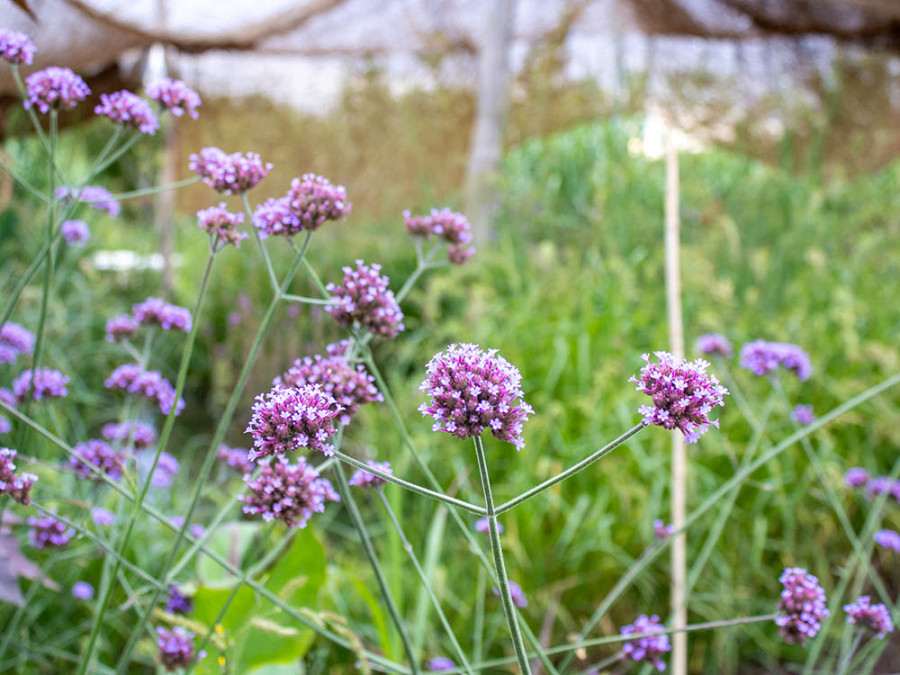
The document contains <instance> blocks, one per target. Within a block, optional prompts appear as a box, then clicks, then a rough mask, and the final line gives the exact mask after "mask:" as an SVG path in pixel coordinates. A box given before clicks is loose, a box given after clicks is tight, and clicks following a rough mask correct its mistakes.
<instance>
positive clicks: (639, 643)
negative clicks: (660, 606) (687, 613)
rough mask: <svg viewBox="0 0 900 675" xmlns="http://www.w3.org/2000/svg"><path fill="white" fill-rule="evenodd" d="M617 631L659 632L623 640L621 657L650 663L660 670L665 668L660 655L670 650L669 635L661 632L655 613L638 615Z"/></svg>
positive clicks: (626, 633)
mask: <svg viewBox="0 0 900 675" xmlns="http://www.w3.org/2000/svg"><path fill="white" fill-rule="evenodd" d="M619 633H620V634H621V635H641V634H645V633H660V635H646V636H645V637H642V638H638V639H636V640H629V641H628V642H625V643H624V644H623V645H622V659H624V660H629V659H630V660H631V661H635V662H644V663H650V664H652V665H653V666H654V667H655V668H656V669H657V670H658V671H660V672H662V671H663V670H665V669H666V662H665V661H663V660H662V655H663V654H666V653H668V652H669V651H671V650H672V646H671V645H670V644H669V636H668V635H665V634H664V633H663V627H662V626H661V625H660V623H659V617H658V616H656V614H654V615H652V616H649V617H648V616H647V615H646V614H641V615H639V616H638V618H637V620H636V621H635V622H634V623H633V624H631V625H628V626H623V627H622V629H621V630H620V631H619Z"/></svg>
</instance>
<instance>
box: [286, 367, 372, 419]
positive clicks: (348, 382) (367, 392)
mask: <svg viewBox="0 0 900 675" xmlns="http://www.w3.org/2000/svg"><path fill="white" fill-rule="evenodd" d="M273 384H275V385H276V386H277V385H281V386H284V387H302V386H304V385H308V384H318V385H319V386H321V388H322V391H324V392H325V393H326V394H329V395H331V396H333V397H334V399H335V400H336V401H337V402H338V403H339V404H340V405H342V406H343V407H344V409H343V411H341V417H340V421H341V424H343V425H345V426H346V425H347V424H350V420H351V419H352V418H353V416H354V415H355V414H356V412H357V411H358V410H359V407H360V406H361V405H363V404H364V403H372V402H375V401H383V400H384V397H383V396H382V395H381V393H380V392H379V391H378V389H377V388H376V387H375V378H374V377H372V376H371V375H369V373H368V372H366V369H365V368H364V367H363V366H361V365H358V366H356V367H355V368H354V367H353V366H351V365H350V364H349V363H347V359H346V358H345V357H344V356H343V355H338V356H329V357H323V356H319V355H318V354H317V355H315V356H312V357H309V356H306V357H304V358H302V359H297V360H296V361H294V364H293V365H292V366H291V367H290V368H289V369H288V370H287V372H286V373H284V374H283V375H282V376H281V377H276V378H275V381H274V382H273Z"/></svg>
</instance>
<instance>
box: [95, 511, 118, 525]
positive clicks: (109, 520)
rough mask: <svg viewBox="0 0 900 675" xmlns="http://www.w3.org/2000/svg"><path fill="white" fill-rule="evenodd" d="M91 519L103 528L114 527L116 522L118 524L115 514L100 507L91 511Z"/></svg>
mask: <svg viewBox="0 0 900 675" xmlns="http://www.w3.org/2000/svg"><path fill="white" fill-rule="evenodd" d="M91 518H92V519H93V520H94V523H96V524H97V525H100V526H101V527H102V526H104V525H112V524H113V523H114V522H116V514H115V513H113V512H112V511H110V510H109V509H104V508H102V507H99V506H97V507H95V508H93V509H91Z"/></svg>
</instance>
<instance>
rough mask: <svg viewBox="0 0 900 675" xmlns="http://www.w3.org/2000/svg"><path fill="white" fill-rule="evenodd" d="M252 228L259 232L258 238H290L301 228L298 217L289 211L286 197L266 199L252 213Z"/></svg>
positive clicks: (289, 204) (289, 207) (289, 206)
mask: <svg viewBox="0 0 900 675" xmlns="http://www.w3.org/2000/svg"><path fill="white" fill-rule="evenodd" d="M253 227H255V228H256V229H257V230H259V238H260V239H266V238H267V237H270V236H275V235H282V236H285V237H292V236H294V235H295V234H297V233H298V232H300V231H301V230H302V229H303V228H302V226H301V223H300V216H298V215H297V214H296V213H294V212H293V211H292V210H291V203H290V201H289V200H288V198H287V197H281V198H280V199H267V200H266V201H265V202H263V203H262V204H260V205H259V206H257V207H256V211H254V212H253Z"/></svg>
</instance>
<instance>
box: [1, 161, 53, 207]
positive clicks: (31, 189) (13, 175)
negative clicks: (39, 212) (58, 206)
mask: <svg viewBox="0 0 900 675" xmlns="http://www.w3.org/2000/svg"><path fill="white" fill-rule="evenodd" d="M0 169H3V171H5V172H6V173H7V175H9V177H10V178H12V179H13V181H15V182H16V183H18V184H19V185H21V186H22V187H23V188H25V189H26V190H28V191H29V192H30V193H31V194H32V196H33V197H36V198H37V199H39V200H40V201H42V202H44V204H49V203H50V202H51V201H52V200H51V199H48V197H47V195H45V194H44V193H43V192H41V191H40V190H38V189H37V188H36V187H35V186H34V185H32V184H31V183H30V182H29V181H28V180H26V178H25V177H24V176H22V174H20V173H18V172H17V171H16V170H15V169H13V168H12V167H11V166H7V165H6V164H5V163H3V162H0Z"/></svg>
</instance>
